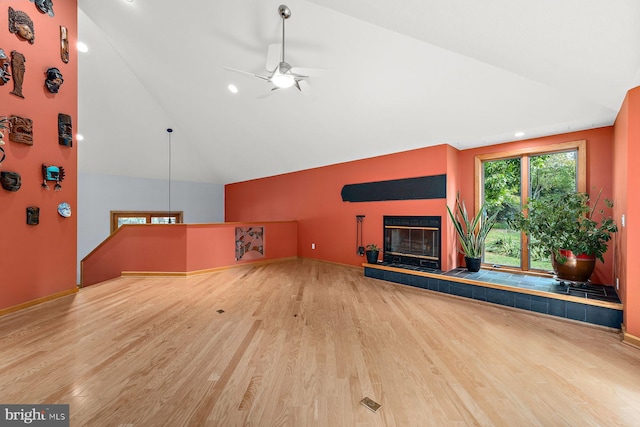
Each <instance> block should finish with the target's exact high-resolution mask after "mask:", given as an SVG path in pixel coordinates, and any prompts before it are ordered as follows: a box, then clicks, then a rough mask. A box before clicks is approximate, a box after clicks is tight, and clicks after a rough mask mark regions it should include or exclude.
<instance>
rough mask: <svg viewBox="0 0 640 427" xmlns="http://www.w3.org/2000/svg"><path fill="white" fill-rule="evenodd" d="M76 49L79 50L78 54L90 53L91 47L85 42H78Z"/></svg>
mask: <svg viewBox="0 0 640 427" xmlns="http://www.w3.org/2000/svg"><path fill="white" fill-rule="evenodd" d="M76 47H77V48H78V52H82V53H84V52H89V46H87V45H86V44H85V43H83V42H78V43H77V44H76Z"/></svg>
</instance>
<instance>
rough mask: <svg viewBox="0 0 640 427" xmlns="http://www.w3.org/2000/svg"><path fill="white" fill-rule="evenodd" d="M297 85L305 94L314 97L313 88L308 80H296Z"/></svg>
mask: <svg viewBox="0 0 640 427" xmlns="http://www.w3.org/2000/svg"><path fill="white" fill-rule="evenodd" d="M295 86H296V87H297V88H298V90H299V91H300V92H302V93H304V94H305V95H307V96H311V97H314V92H313V89H312V88H311V85H310V84H309V83H308V82H307V81H306V80H296V85H295Z"/></svg>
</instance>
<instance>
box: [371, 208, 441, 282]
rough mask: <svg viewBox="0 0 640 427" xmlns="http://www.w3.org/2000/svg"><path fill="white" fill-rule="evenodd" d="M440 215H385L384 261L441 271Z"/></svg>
mask: <svg viewBox="0 0 640 427" xmlns="http://www.w3.org/2000/svg"><path fill="white" fill-rule="evenodd" d="M441 221H442V219H441V217H439V216H385V217H384V220H383V224H384V258H383V259H384V262H386V263H390V264H405V265H410V266H418V267H425V268H429V269H435V270H440V266H441V263H440V259H441V258H440V230H441Z"/></svg>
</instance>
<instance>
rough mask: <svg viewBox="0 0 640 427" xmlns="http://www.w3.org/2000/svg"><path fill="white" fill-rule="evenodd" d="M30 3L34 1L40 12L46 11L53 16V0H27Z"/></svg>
mask: <svg viewBox="0 0 640 427" xmlns="http://www.w3.org/2000/svg"><path fill="white" fill-rule="evenodd" d="M29 1H30V2H31V3H35V4H36V6H37V7H38V9H40V12H42V13H46V14H47V15H49V16H51V17H53V15H54V13H53V1H52V0H29Z"/></svg>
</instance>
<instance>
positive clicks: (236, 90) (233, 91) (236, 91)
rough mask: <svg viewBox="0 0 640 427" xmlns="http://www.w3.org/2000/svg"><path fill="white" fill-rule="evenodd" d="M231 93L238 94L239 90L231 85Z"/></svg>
mask: <svg viewBox="0 0 640 427" xmlns="http://www.w3.org/2000/svg"><path fill="white" fill-rule="evenodd" d="M229 92H231V93H238V88H237V87H236V85H229Z"/></svg>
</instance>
